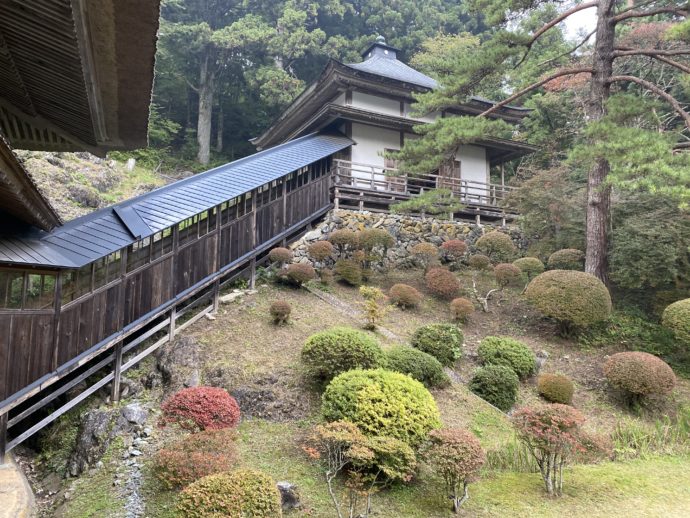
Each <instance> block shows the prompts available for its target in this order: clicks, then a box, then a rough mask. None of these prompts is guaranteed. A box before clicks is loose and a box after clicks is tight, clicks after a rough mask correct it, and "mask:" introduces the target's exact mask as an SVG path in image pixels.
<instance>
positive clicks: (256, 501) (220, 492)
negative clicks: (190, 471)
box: [177, 469, 283, 518]
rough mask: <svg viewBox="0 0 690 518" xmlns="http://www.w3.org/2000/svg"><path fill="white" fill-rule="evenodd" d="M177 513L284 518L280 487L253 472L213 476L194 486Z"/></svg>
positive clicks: (204, 517) (195, 517)
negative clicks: (282, 517)
mask: <svg viewBox="0 0 690 518" xmlns="http://www.w3.org/2000/svg"><path fill="white" fill-rule="evenodd" d="M177 511H178V513H179V515H180V516H183V517H184V518H217V517H221V516H228V517H237V518H240V517H244V516H246V517H252V518H280V517H281V516H283V511H282V508H281V501H280V491H279V490H278V486H277V485H276V483H275V482H274V481H273V479H271V477H269V476H268V475H266V474H265V473H262V472H261V471H255V470H250V469H243V470H237V471H233V472H231V473H218V474H216V475H209V476H207V477H204V478H202V479H199V480H197V481H196V482H194V483H192V484H190V485H189V486H187V487H186V488H185V489H184V490H183V491H182V492H181V493H180V496H179V497H178V499H177Z"/></svg>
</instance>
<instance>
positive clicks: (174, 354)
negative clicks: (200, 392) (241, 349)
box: [156, 336, 200, 392]
mask: <svg viewBox="0 0 690 518" xmlns="http://www.w3.org/2000/svg"><path fill="white" fill-rule="evenodd" d="M198 366H199V344H198V343H197V342H196V341H195V340H194V339H193V338H191V337H189V336H182V337H180V338H178V339H176V340H175V341H174V342H173V343H172V344H166V345H165V346H163V347H162V348H161V349H160V350H159V352H158V355H157V361H156V368H157V369H158V371H159V372H160V373H161V376H162V378H163V384H164V385H165V387H166V390H168V391H169V392H173V391H177V390H180V389H182V388H185V387H196V386H198V385H199V381H200V376H199V368H198Z"/></svg>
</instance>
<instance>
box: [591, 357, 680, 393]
mask: <svg viewBox="0 0 690 518" xmlns="http://www.w3.org/2000/svg"><path fill="white" fill-rule="evenodd" d="M604 375H605V376H606V379H607V381H608V382H609V384H610V385H611V386H613V387H615V388H617V389H619V390H622V391H623V392H624V393H625V394H626V396H628V398H629V402H631V403H634V402H637V401H639V400H640V399H641V398H644V397H646V396H651V395H659V396H664V395H667V394H669V393H670V392H671V391H672V390H673V387H675V385H676V375H675V374H674V373H673V370H672V369H671V367H669V366H668V364H667V363H666V362H665V361H663V360H662V359H661V358H657V357H656V356H654V355H653V354H649V353H644V352H638V351H634V352H624V353H617V354H614V355H612V356H611V357H610V358H609V359H608V360H606V363H604Z"/></svg>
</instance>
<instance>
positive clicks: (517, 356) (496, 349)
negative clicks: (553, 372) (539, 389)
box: [477, 336, 537, 379]
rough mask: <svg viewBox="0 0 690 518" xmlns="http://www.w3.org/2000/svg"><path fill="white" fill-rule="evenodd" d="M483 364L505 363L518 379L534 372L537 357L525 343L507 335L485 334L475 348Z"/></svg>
mask: <svg viewBox="0 0 690 518" xmlns="http://www.w3.org/2000/svg"><path fill="white" fill-rule="evenodd" d="M477 354H478V355H479V360H480V361H481V362H482V364H484V365H505V366H506V367H510V368H511V369H513V371H514V372H515V374H517V375H518V377H519V378H520V379H524V378H527V377H529V376H531V375H532V374H534V372H535V370H536V368H537V358H536V356H535V355H534V352H533V351H532V349H530V348H529V347H528V346H527V345H525V344H524V343H522V342H520V341H519V340H515V339H514V338H510V337H508V336H487V337H486V338H484V339H483V340H482V341H481V343H480V344H479V348H478V349H477Z"/></svg>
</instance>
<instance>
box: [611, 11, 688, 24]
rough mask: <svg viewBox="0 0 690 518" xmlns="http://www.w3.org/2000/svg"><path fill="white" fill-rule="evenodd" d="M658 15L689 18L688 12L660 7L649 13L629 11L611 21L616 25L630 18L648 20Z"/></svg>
mask: <svg viewBox="0 0 690 518" xmlns="http://www.w3.org/2000/svg"><path fill="white" fill-rule="evenodd" d="M657 14H675V15H676V16H682V17H687V16H688V11H685V10H683V9H679V8H677V7H659V8H657V9H650V10H648V11H628V12H623V13H621V14H617V15H616V16H614V17H613V18H611V20H612V21H613V23H614V24H616V23H620V22H622V21H624V20H629V19H630V18H646V17H648V16H656V15H657Z"/></svg>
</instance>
